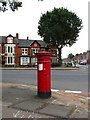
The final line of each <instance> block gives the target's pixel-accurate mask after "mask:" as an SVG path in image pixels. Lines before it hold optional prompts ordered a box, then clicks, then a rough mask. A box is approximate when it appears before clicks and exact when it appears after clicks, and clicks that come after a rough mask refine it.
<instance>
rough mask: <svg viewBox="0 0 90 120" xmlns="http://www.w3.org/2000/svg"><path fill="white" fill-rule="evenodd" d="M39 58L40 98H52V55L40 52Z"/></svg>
mask: <svg viewBox="0 0 90 120" xmlns="http://www.w3.org/2000/svg"><path fill="white" fill-rule="evenodd" d="M36 56H37V63H38V65H37V71H38V72H37V77H38V96H39V97H41V98H49V97H51V71H50V63H51V58H50V56H51V53H47V52H40V53H36Z"/></svg>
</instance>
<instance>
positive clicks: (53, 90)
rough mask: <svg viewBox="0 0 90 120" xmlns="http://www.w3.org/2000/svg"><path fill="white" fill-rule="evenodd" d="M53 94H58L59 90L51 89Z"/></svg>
mask: <svg viewBox="0 0 90 120" xmlns="http://www.w3.org/2000/svg"><path fill="white" fill-rule="evenodd" d="M51 91H52V92H58V91H59V90H56V89H51Z"/></svg>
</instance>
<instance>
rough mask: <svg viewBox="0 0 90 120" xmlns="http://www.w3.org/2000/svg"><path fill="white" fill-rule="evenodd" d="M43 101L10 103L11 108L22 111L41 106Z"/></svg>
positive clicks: (33, 109)
mask: <svg viewBox="0 0 90 120" xmlns="http://www.w3.org/2000/svg"><path fill="white" fill-rule="evenodd" d="M43 104H44V103H43V102H39V101H38V102H37V101H24V102H21V103H18V104H15V105H12V106H11V107H12V108H16V109H21V110H24V111H35V110H36V109H37V108H39V107H40V106H43Z"/></svg>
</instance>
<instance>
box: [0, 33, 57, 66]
mask: <svg viewBox="0 0 90 120" xmlns="http://www.w3.org/2000/svg"><path fill="white" fill-rule="evenodd" d="M39 51H48V52H51V53H52V56H51V59H52V62H57V57H58V54H57V53H58V52H57V48H55V47H48V45H47V44H46V43H45V42H44V41H42V40H30V39H29V38H28V37H27V39H19V34H18V33H16V36H15V37H14V36H12V35H8V36H0V61H3V64H5V65H11V66H12V65H13V66H14V65H17V66H19V65H30V64H36V63H37V58H36V56H35V53H37V52H39Z"/></svg>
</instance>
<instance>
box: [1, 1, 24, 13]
mask: <svg viewBox="0 0 90 120" xmlns="http://www.w3.org/2000/svg"><path fill="white" fill-rule="evenodd" d="M18 7H22V2H19V1H17V0H0V11H3V12H5V11H6V10H8V8H10V9H11V10H12V11H13V12H14V11H15V10H18Z"/></svg>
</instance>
